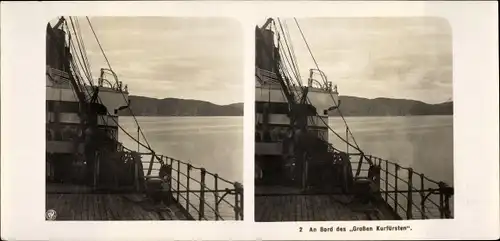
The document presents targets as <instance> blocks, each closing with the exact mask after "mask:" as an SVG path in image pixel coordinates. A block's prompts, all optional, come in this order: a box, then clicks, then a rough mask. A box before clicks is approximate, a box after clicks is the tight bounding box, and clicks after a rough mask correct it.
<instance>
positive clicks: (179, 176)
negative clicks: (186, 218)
mask: <svg viewBox="0 0 500 241" xmlns="http://www.w3.org/2000/svg"><path fill="white" fill-rule="evenodd" d="M173 161H174V159H172V162H173ZM176 162H177V202H179V201H180V200H179V195H180V190H181V162H180V161H178V160H176Z"/></svg>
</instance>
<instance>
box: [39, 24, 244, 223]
mask: <svg viewBox="0 0 500 241" xmlns="http://www.w3.org/2000/svg"><path fill="white" fill-rule="evenodd" d="M86 20H87V22H88V26H89V27H90V29H91V30H92V32H93V33H94V37H95V40H96V42H97V43H98V44H99V46H100V47H101V50H102V54H103V55H104V57H105V59H106V61H107V62H108V66H107V67H106V68H102V69H101V71H100V73H99V78H97V80H94V78H93V74H92V73H91V68H90V63H89V61H88V58H87V56H86V49H85V43H84V42H83V39H82V37H81V32H80V22H79V19H78V18H74V17H66V18H65V17H61V18H59V21H58V22H57V23H56V24H55V25H54V26H51V25H50V24H48V25H47V37H46V51H47V55H46V209H47V212H46V219H47V220H242V219H243V186H242V185H241V184H239V183H236V182H231V181H228V180H226V179H224V178H222V177H219V176H218V175H217V174H215V173H211V172H210V171H207V170H205V169H204V168H200V167H196V166H193V165H191V164H190V163H187V162H184V161H181V160H177V159H174V158H172V157H169V156H166V155H162V154H160V153H156V152H154V150H153V149H152V148H151V146H150V145H149V143H147V140H146V139H145V136H144V134H143V133H142V130H141V129H140V126H139V123H138V122H137V120H136V119H135V116H133V111H132V110H131V109H130V108H129V104H130V102H129V99H128V88H127V86H126V85H123V83H122V82H121V81H119V80H118V75H117V74H116V73H115V72H114V71H113V69H112V68H111V65H110V64H109V61H108V59H107V57H106V55H105V52H104V49H103V47H102V46H101V45H100V42H99V39H98V37H97V35H96V33H95V31H94V29H93V26H92V24H91V21H90V19H89V18H86ZM120 111H130V113H131V115H132V116H133V117H134V120H135V121H136V123H137V125H138V133H141V134H142V137H143V138H142V140H143V141H141V138H139V137H140V136H137V137H135V136H133V135H131V134H129V133H128V132H127V131H126V130H124V129H123V128H122V127H121V126H120V123H119V117H118V115H119V112H120ZM120 130H121V131H122V132H123V133H125V134H126V135H128V137H130V138H132V139H133V140H135V141H136V142H137V144H138V145H140V146H142V147H143V149H145V150H147V152H142V153H140V152H138V151H133V150H131V149H130V148H131V147H128V148H127V147H125V146H123V145H122V144H121V143H120V142H119V141H118V133H119V131H120ZM144 141H145V143H143V142H144Z"/></svg>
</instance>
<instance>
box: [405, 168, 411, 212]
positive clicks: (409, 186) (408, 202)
mask: <svg viewBox="0 0 500 241" xmlns="http://www.w3.org/2000/svg"><path fill="white" fill-rule="evenodd" d="M406 195H407V197H406V201H407V202H406V218H408V219H412V218H413V212H412V207H413V169H412V168H409V169H408V194H406Z"/></svg>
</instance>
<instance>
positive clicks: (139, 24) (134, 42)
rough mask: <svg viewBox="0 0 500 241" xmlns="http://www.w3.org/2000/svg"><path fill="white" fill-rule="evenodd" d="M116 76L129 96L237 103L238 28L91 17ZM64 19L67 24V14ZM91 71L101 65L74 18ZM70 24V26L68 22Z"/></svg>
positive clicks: (216, 22) (222, 22)
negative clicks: (127, 89) (123, 84)
mask: <svg viewBox="0 0 500 241" xmlns="http://www.w3.org/2000/svg"><path fill="white" fill-rule="evenodd" d="M90 20H91V23H92V26H93V27H94V30H95V31H96V33H97V36H98V37H99V40H100V42H101V44H102V47H103V48H104V51H105V53H106V55H107V57H108V59H109V61H110V63H111V66H112V68H113V69H114V70H115V72H116V73H117V74H118V77H119V78H120V80H121V81H123V82H124V83H125V84H128V88H129V92H130V94H132V95H141V96H148V97H155V98H169V97H175V98H185V99H198V100H205V101H210V102H213V103H216V104H230V103H235V102H243V73H242V72H243V56H242V54H243V39H242V38H243V37H242V34H243V32H242V31H243V30H242V28H241V26H240V23H239V22H238V21H235V20H232V19H223V18H167V17H141V18H139V17H92V18H90ZM68 24H70V22H69V19H68ZM79 24H80V29H81V32H82V36H83V38H84V41H85V47H86V49H87V55H88V58H89V60H90V62H91V66H92V69H93V75H94V76H97V75H98V74H99V70H100V68H106V67H107V66H106V64H105V60H104V57H103V56H102V54H101V52H100V50H99V47H98V45H97V43H96V41H95V39H94V36H93V35H92V32H91V30H90V28H89V25H88V22H87V20H86V19H85V18H79ZM70 26H71V25H70Z"/></svg>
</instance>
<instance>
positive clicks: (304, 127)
mask: <svg viewBox="0 0 500 241" xmlns="http://www.w3.org/2000/svg"><path fill="white" fill-rule="evenodd" d="M295 23H296V26H297V28H298V29H299V31H300V33H301V35H302V37H303V40H304V42H305V44H306V46H307V48H308V49H309V51H310V53H311V56H312V57H313V60H314V62H315V65H316V66H314V68H313V69H311V70H310V71H309V73H310V74H309V77H308V79H307V80H306V81H302V78H301V77H300V72H299V70H298V64H297V61H296V59H295V55H294V53H293V43H292V42H291V39H290V37H289V36H290V35H289V32H288V26H287V25H286V23H285V22H282V21H281V20H280V19H277V20H274V19H272V18H269V19H268V20H267V21H266V23H265V24H264V25H262V26H260V27H259V26H257V27H256V29H255V36H256V37H255V44H256V46H255V51H256V52H255V56H256V60H255V67H256V68H255V79H256V80H255V85H256V86H255V220H256V221H260V222H271V221H327V220H372V219H374V220H397V219H433V218H453V212H452V207H451V206H450V203H451V202H452V200H451V199H452V196H453V188H452V187H450V186H448V185H447V184H446V183H444V182H439V181H435V180H432V179H430V178H428V177H426V176H425V175H424V174H422V173H418V172H416V171H414V170H412V169H411V168H407V167H402V166H400V165H399V164H398V163H395V162H391V161H389V160H384V159H381V158H378V157H375V156H371V155H369V154H368V153H364V152H363V151H362V150H361V149H360V148H359V146H358V145H357V144H356V143H355V139H354V137H353V136H352V133H350V130H349V127H348V126H347V122H346V121H345V119H344V117H343V116H342V113H341V109H342V106H341V103H340V101H339V97H338V96H339V93H338V89H337V86H336V85H333V84H332V82H330V81H328V79H327V76H326V75H325V74H324V73H323V72H322V71H321V70H320V69H319V66H318V64H317V62H316V60H315V59H314V56H313V54H312V52H311V50H310V48H309V45H308V43H307V40H306V38H305V36H304V34H303V32H302V30H301V29H300V25H299V23H298V21H297V20H295ZM334 111H337V112H338V113H339V115H340V117H341V118H342V120H343V121H344V123H345V127H346V133H348V134H350V135H351V139H352V141H349V139H348V137H349V135H347V136H346V137H343V136H342V135H340V134H339V133H337V131H336V130H334V129H332V128H331V127H330V126H329V125H328V116H329V113H331V112H334ZM342 131H343V130H342ZM330 132H333V134H335V135H336V136H337V137H338V138H339V139H341V140H343V141H344V142H345V144H346V147H347V148H346V150H340V148H337V147H335V146H333V145H332V144H330V143H329V140H328V136H329V133H330ZM351 142H354V143H351ZM349 150H351V151H350V152H349Z"/></svg>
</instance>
